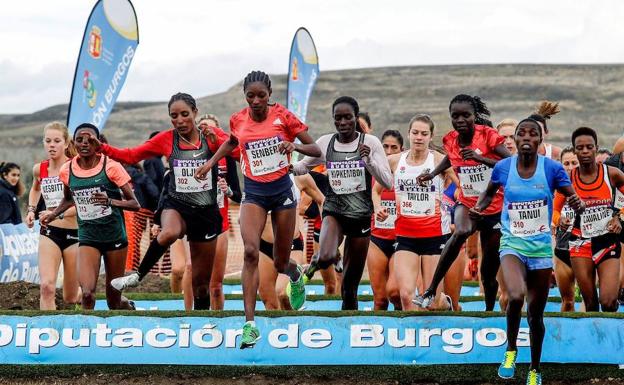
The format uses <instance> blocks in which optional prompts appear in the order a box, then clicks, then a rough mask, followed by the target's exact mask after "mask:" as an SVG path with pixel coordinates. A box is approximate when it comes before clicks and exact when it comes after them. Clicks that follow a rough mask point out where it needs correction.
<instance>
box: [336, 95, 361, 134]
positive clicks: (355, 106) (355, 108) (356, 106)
mask: <svg viewBox="0 0 624 385" xmlns="http://www.w3.org/2000/svg"><path fill="white" fill-rule="evenodd" d="M342 103H345V104H348V105H350V106H351V108H353V113H354V115H355V118H356V119H355V130H356V131H357V132H362V133H363V132H364V131H363V130H362V127H361V126H360V122H359V120H358V119H357V117H358V114H359V113H360V105H359V104H358V102H357V100H355V99H354V98H352V97H351V96H341V97H339V98H338V99H336V100H334V103H333V104H332V115H333V114H334V109H335V108H336V106H337V105H339V104H342Z"/></svg>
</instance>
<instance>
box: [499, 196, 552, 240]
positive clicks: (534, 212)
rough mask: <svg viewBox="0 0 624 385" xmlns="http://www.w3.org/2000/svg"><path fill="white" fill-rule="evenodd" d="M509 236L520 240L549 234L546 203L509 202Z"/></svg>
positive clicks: (539, 201)
mask: <svg viewBox="0 0 624 385" xmlns="http://www.w3.org/2000/svg"><path fill="white" fill-rule="evenodd" d="M507 214H508V215H509V228H510V231H511V235H513V236H515V237H520V238H526V237H532V236H535V235H540V234H543V233H548V232H550V224H549V223H548V222H549V220H548V202H547V201H546V199H537V200H534V201H527V202H511V203H509V204H508V205H507Z"/></svg>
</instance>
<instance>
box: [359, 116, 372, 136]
mask: <svg viewBox="0 0 624 385" xmlns="http://www.w3.org/2000/svg"><path fill="white" fill-rule="evenodd" d="M357 121H358V124H359V129H360V130H361V131H360V132H363V133H365V134H371V133H372V132H373V123H372V122H371V118H370V115H369V114H368V112H364V111H362V112H360V113H359V114H358V116H357Z"/></svg>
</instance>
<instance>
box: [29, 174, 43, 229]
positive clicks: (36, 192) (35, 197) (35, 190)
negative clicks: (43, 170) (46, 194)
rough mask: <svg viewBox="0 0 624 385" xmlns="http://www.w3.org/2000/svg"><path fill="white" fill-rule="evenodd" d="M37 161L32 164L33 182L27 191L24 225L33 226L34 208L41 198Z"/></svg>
mask: <svg viewBox="0 0 624 385" xmlns="http://www.w3.org/2000/svg"><path fill="white" fill-rule="evenodd" d="M39 165H40V164H39V163H35V165H34V166H33V184H32V186H31V187H30V192H29V193H28V214H26V226H28V227H33V226H34V224H35V210H36V209H37V203H39V199H40V198H41V185H40V184H39Z"/></svg>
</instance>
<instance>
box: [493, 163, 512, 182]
mask: <svg viewBox="0 0 624 385" xmlns="http://www.w3.org/2000/svg"><path fill="white" fill-rule="evenodd" d="M509 159H510V158H509ZM508 176H509V161H506V160H502V161H500V162H498V163H496V165H495V166H494V169H493V170H492V178H491V179H490V181H491V182H492V183H494V184H496V185H499V186H502V185H504V184H505V182H507V177H508Z"/></svg>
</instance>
